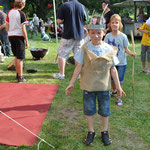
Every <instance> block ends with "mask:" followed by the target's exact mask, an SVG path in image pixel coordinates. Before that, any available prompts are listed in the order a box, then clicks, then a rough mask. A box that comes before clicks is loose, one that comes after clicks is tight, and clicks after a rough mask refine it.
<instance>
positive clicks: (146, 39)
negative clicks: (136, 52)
mask: <svg viewBox="0 0 150 150" xmlns="http://www.w3.org/2000/svg"><path fill="white" fill-rule="evenodd" d="M139 31H140V32H143V36H142V41H141V61H142V70H141V71H140V72H144V73H146V75H150V18H149V19H148V20H147V21H146V23H144V24H143V25H142V26H141V27H140V28H139ZM146 53H147V61H148V67H147V71H146V69H145V61H146Z"/></svg>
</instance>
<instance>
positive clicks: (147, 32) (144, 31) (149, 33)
mask: <svg viewBox="0 0 150 150" xmlns="http://www.w3.org/2000/svg"><path fill="white" fill-rule="evenodd" d="M138 30H139V31H140V32H143V33H146V34H148V35H150V32H149V31H147V30H143V29H140V28H139V29H138Z"/></svg>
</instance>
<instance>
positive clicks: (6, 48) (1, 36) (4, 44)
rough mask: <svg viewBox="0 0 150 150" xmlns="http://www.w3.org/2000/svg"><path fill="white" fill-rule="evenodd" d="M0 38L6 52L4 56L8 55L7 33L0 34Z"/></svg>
mask: <svg viewBox="0 0 150 150" xmlns="http://www.w3.org/2000/svg"><path fill="white" fill-rule="evenodd" d="M0 40H1V41H2V43H3V46H4V53H5V54H6V56H8V57H9V56H10V54H11V52H10V44H9V40H8V35H7V34H0Z"/></svg>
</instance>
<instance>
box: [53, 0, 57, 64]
mask: <svg viewBox="0 0 150 150" xmlns="http://www.w3.org/2000/svg"><path fill="white" fill-rule="evenodd" d="M53 6H54V7H53V9H54V18H55V33H56V44H57V56H56V59H55V61H57V57H58V35H57V20H56V5H55V0H53Z"/></svg>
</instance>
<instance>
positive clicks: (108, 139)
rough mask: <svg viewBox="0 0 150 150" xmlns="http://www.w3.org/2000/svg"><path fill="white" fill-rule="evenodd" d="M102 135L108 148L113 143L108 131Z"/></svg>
mask: <svg viewBox="0 0 150 150" xmlns="http://www.w3.org/2000/svg"><path fill="white" fill-rule="evenodd" d="M101 135H102V142H103V143H104V145H105V146H108V145H110V144H111V143H112V141H111V138H109V133H108V131H104V132H101Z"/></svg>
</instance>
